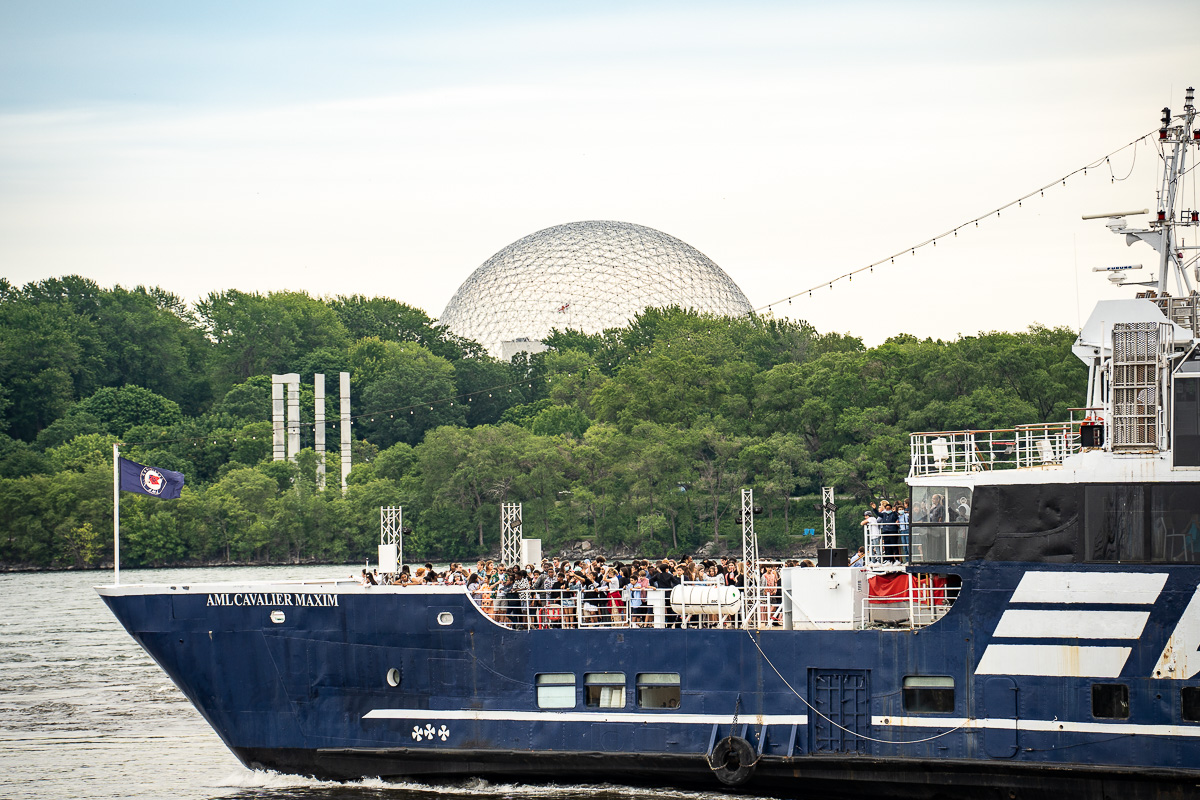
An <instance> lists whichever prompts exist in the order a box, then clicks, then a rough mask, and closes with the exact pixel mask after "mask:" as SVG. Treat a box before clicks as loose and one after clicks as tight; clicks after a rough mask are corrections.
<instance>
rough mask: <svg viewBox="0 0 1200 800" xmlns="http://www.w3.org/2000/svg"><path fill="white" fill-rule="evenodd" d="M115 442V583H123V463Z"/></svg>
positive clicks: (118, 584) (117, 444) (118, 445)
mask: <svg viewBox="0 0 1200 800" xmlns="http://www.w3.org/2000/svg"><path fill="white" fill-rule="evenodd" d="M118 447H120V444H119V443H117V442H113V585H114V586H120V584H121V463H120V456H119V455H118V454H117V448H118Z"/></svg>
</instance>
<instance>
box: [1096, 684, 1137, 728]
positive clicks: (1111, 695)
mask: <svg viewBox="0 0 1200 800" xmlns="http://www.w3.org/2000/svg"><path fill="white" fill-rule="evenodd" d="M1092 716H1093V717H1095V718H1096V719H1129V687H1128V686H1126V685H1125V684H1123V683H1093V684H1092Z"/></svg>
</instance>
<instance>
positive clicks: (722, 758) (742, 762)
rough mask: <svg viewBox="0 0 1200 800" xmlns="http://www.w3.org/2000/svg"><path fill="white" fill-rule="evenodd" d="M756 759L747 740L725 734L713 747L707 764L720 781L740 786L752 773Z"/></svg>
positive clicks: (728, 784) (727, 784)
mask: <svg viewBox="0 0 1200 800" xmlns="http://www.w3.org/2000/svg"><path fill="white" fill-rule="evenodd" d="M757 760H758V759H756V758H755V757H754V748H753V747H751V746H750V743H749V742H748V741H746V740H745V739H743V738H741V737H740V736H726V737H725V738H724V739H722V740H721V741H719V742H717V744H716V746H715V747H713V751H712V754H711V755H710V756H709V759H708V765H709V766H710V767H711V768H712V771H713V774H714V775H716V776H717V780H719V781H720V782H721V783H723V784H725V785H726V786H741V785H742V784H743V783H745V782H746V781H748V780H750V776H751V775H753V774H754V766H755V763H756V762H757Z"/></svg>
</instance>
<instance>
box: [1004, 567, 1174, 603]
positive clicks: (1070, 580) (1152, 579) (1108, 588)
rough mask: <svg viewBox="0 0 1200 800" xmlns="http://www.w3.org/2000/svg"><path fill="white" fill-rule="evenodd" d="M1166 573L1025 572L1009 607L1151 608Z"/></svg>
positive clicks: (1163, 583)
mask: <svg viewBox="0 0 1200 800" xmlns="http://www.w3.org/2000/svg"><path fill="white" fill-rule="evenodd" d="M1166 583H1167V573H1165V572H1144V573H1139V572H1026V573H1025V575H1024V577H1022V578H1021V582H1020V583H1019V584H1017V590H1016V591H1015V592H1013V596H1012V599H1011V600H1009V602H1010V603H1056V604H1062V605H1078V604H1083V603H1116V604H1119V605H1152V604H1153V603H1154V601H1155V600H1157V599H1158V595H1159V592H1161V591H1162V588H1163V586H1165V585H1166Z"/></svg>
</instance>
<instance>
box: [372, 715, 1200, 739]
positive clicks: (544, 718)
mask: <svg viewBox="0 0 1200 800" xmlns="http://www.w3.org/2000/svg"><path fill="white" fill-rule="evenodd" d="M363 718H364V719H401V720H413V721H417V720H420V721H438V722H446V721H451V720H478V721H488V722H545V723H553V722H632V723H644V724H653V723H670V724H683V725H728V724H730V723H731V722H732V721H733V718H732V716H731V715H729V714H639V713H623V712H603V711H599V712H587V711H565V712H562V711H502V710H495V711H493V710H486V711H485V710H479V709H445V710H438V709H426V708H377V709H375V710H373V711H369V712H367V713H366V714H365V715H364V716H363ZM808 719H809V718H808V715H806V714H794V715H792V714H764V715H762V716H761V717H760V716H757V715H753V714H750V715H745V716H742V717H740V718H739V723H741V724H746V725H752V726H757V725H807V724H808ZM871 725H872V726H874V727H876V728H891V729H897V730H903V729H905V728H923V729H929V728H940V729H944V730H950V729H953V728H975V729H992V730H1013V729H1014V728H1015V729H1016V730H1018V731H1029V732H1035V733H1046V732H1050V733H1054V732H1062V733H1110V734H1118V735H1132V734H1136V735H1144V736H1185V737H1188V738H1192V739H1197V738H1200V725H1139V724H1136V723H1130V722H1071V721H1069V720H1057V719H1054V720H1048V719H1019V720H1013V719H988V718H984V719H970V718H965V717H892V716H882V715H879V716H873V717H871ZM862 733H864V734H870V731H862Z"/></svg>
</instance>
